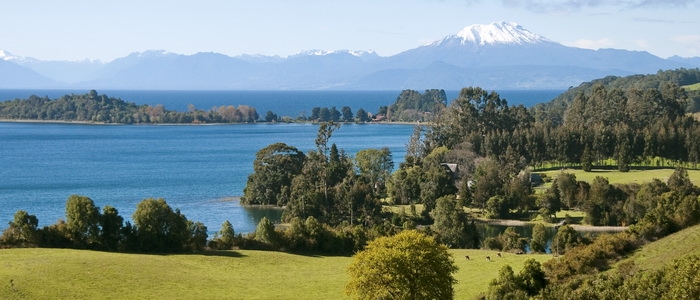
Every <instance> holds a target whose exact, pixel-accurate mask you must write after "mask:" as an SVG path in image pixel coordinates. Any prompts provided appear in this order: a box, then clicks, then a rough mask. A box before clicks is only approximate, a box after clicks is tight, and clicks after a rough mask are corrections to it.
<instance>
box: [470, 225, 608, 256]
mask: <svg viewBox="0 0 700 300" xmlns="http://www.w3.org/2000/svg"><path fill="white" fill-rule="evenodd" d="M508 227H513V228H514V229H515V232H517V233H518V234H519V235H520V237H522V238H528V239H532V229H533V228H534V227H535V224H533V223H526V224H523V225H516V226H513V225H510V226H508V225H500V224H487V223H477V224H476V228H477V230H478V232H479V237H480V238H481V240H482V241H483V240H484V239H486V238H490V237H497V236H498V235H499V234H501V233H503V232H504V231H505V230H506V228H508ZM545 230H546V233H547V246H546V250H545V251H546V253H551V252H552V251H551V249H550V248H551V247H550V246H551V244H552V239H553V238H554V235H555V234H556V233H557V230H556V228H554V226H545ZM577 231H578V233H579V234H581V235H582V236H586V235H589V236H597V235H600V234H605V233H614V232H617V231H600V230H592V231H585V230H577ZM525 250H526V251H527V252H530V247H529V246H528V247H527V248H526V249H525Z"/></svg>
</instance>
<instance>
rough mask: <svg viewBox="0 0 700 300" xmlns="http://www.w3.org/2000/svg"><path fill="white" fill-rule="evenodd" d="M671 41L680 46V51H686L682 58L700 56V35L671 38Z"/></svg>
mask: <svg viewBox="0 0 700 300" xmlns="http://www.w3.org/2000/svg"><path fill="white" fill-rule="evenodd" d="M671 41H673V42H676V43H678V44H680V45H679V47H678V48H679V49H682V50H685V51H682V52H683V53H684V55H682V56H700V34H691V35H677V36H673V37H671Z"/></svg>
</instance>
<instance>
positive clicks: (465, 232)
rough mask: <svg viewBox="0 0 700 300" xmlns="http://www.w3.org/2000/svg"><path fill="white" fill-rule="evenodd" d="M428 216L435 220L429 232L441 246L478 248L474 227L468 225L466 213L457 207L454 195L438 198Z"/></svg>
mask: <svg viewBox="0 0 700 300" xmlns="http://www.w3.org/2000/svg"><path fill="white" fill-rule="evenodd" d="M430 216H431V217H432V218H433V220H435V222H434V223H433V225H432V226H431V230H432V231H433V232H435V233H436V234H437V236H438V239H439V240H440V242H442V243H443V244H446V245H448V246H451V247H454V248H478V247H479V233H478V232H477V230H476V226H475V225H474V224H473V223H471V224H470V223H469V221H468V220H467V215H466V213H465V212H464V210H462V208H461V206H459V205H458V202H457V199H456V198H455V196H454V195H449V196H443V197H440V198H438V199H437V204H436V205H435V209H433V210H432V211H431V212H430Z"/></svg>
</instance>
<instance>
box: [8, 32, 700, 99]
mask: <svg viewBox="0 0 700 300" xmlns="http://www.w3.org/2000/svg"><path fill="white" fill-rule="evenodd" d="M3 53H4V52H3ZM0 56H1V55H0ZM0 58H2V57H0ZM4 59H5V61H4V62H3V64H0V75H2V76H5V77H7V76H9V77H7V78H12V79H13V80H7V81H3V82H0V88H28V87H29V88H47V87H52V88H53V87H66V88H82V89H93V88H95V89H186V90H205V89H209V90H219V89H224V90H319V89H326V90H333V89H335V90H401V89H417V90H422V89H429V88H442V89H448V90H449V89H460V88H462V87H466V86H481V87H484V88H487V89H566V88H568V87H570V86H576V85H579V84H580V83H582V82H585V81H590V80H593V79H596V78H600V77H604V76H608V75H616V76H625V75H631V74H648V73H655V72H656V71H658V70H662V69H663V70H665V69H676V68H697V67H700V58H697V57H696V58H680V57H671V58H669V59H663V58H660V57H657V56H654V55H652V54H650V53H648V52H641V51H627V50H618V49H600V50H589V49H581V48H575V47H567V46H564V45H562V44H559V43H557V42H554V41H551V40H549V39H547V38H545V37H542V36H539V35H537V34H534V33H531V32H529V31H527V30H526V29H524V28H523V27H522V26H519V25H517V24H515V23H510V22H500V23H492V24H488V25H472V26H468V27H465V28H464V29H463V30H461V31H459V32H458V33H457V34H454V35H450V36H447V37H444V38H443V39H440V40H437V41H435V42H432V43H430V44H427V45H424V46H420V47H417V48H415V49H410V50H407V51H404V52H402V53H399V54H396V55H393V56H389V57H381V56H378V55H377V54H376V53H374V52H365V51H347V50H343V51H321V50H312V51H305V52H301V53H299V54H297V55H292V56H289V57H279V56H262V55H241V56H236V57H230V56H226V55H223V54H217V53H197V54H194V55H180V54H174V53H168V52H165V51H147V52H141V53H132V54H130V55H128V56H126V57H123V58H119V59H116V60H114V61H112V62H109V63H101V62H74V63H71V62H52V63H50V62H40V61H39V62H37V61H36V60H31V59H20V58H16V57H9V56H7V55H5V57H4ZM71 68H74V69H73V70H72V69H71ZM3 74H4V75H3ZM69 75H72V76H69ZM14 78H22V80H18V79H14ZM49 78H50V79H49ZM0 79H1V78H0ZM78 79H81V80H78ZM58 82H61V84H59V83H58Z"/></svg>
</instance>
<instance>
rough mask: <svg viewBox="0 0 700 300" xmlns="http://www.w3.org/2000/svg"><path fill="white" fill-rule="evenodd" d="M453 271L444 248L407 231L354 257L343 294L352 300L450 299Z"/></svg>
mask: <svg viewBox="0 0 700 300" xmlns="http://www.w3.org/2000/svg"><path fill="white" fill-rule="evenodd" d="M456 271H457V267H456V266H455V264H454V260H453V259H452V256H451V254H450V253H449V252H448V251H447V247H446V246H444V245H440V244H438V243H437V242H436V241H435V239H434V238H433V237H429V236H427V235H425V234H422V233H420V232H418V231H415V230H407V231H403V232H401V233H399V234H397V235H395V236H390V237H380V238H377V239H375V240H373V241H371V242H369V243H368V245H367V247H366V248H365V250H363V251H360V252H358V253H357V254H355V256H354V258H353V262H352V264H351V265H350V267H349V268H348V273H349V274H350V281H349V282H348V284H347V285H346V286H345V293H346V294H347V295H350V296H352V297H353V298H354V299H452V298H453V297H454V289H453V285H454V284H455V283H456V280H455V278H454V275H453V273H455V272H456Z"/></svg>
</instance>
